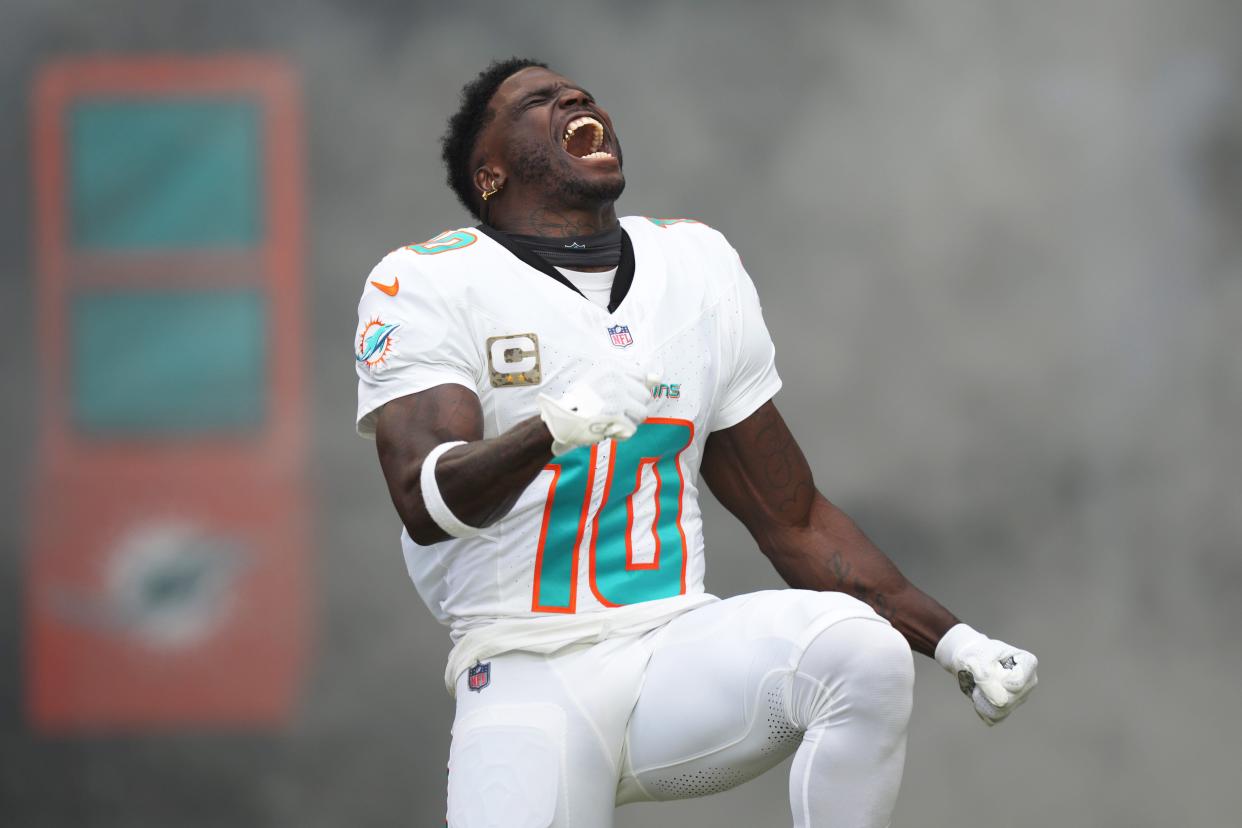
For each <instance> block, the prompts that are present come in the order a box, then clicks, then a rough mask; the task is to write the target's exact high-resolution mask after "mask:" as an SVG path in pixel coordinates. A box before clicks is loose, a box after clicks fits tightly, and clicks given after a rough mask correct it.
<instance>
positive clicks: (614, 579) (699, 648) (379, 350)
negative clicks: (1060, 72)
mask: <svg viewBox="0 0 1242 828" xmlns="http://www.w3.org/2000/svg"><path fill="white" fill-rule="evenodd" d="M443 148H444V159H445V162H446V165H447V167H448V180H449V185H450V186H451V187H452V189H453V190H454V192H455V193H456V194H457V196H458V197H459V198H460V200H461V202H462V204H463V205H465V207H466V209H468V210H469V211H471V212H472V213H473V214H474V215H475V216H476V217H478V218H479V220H480V223H479V224H478V225H477V226H473V227H465V228H461V229H458V230H451V231H448V232H445V233H442V234H440V235H438V236H436V237H435V238H433V239H430V240H428V241H425V242H422V243H421V244H412V245H409V246H407V247H403V248H401V249H399V250H396V251H394V252H392V253H390V254H389V255H388V256H386V257H385V258H384V259H383V260H382V261H381V262H380V263H379V264H378V265H377V266H376V267H375V269H374V270H373V271H372V272H371V273H370V275H369V276H368V278H367V280H366V284H365V286H364V289H363V294H362V299H361V301H360V303H359V327H358V331H357V337H356V341H355V360H356V364H357V370H358V381H359V382H358V431H359V432H360V433H361V434H363V435H374V436H375V439H376V441H377V444H378V450H379V460H380V465H381V466H382V468H383V473H384V476H385V479H386V480H387V483H388V488H389V491H390V493H391V495H392V500H393V504H394V505H395V507H396V509H397V512H398V514H399V515H400V517H401V521H402V523H403V524H404V526H405V531H404V532H403V534H402V537H401V542H402V547H403V550H404V555H405V560H406V564H407V567H408V570H409V573H410V575H411V577H412V578H413V581H414V584H415V586H416V587H417V589H418V592H419V593H420V595H421V596H422V598H423V600H424V601H425V602H426V603H427V606H428V607H429V608H430V609H431V611H432V613H433V614H435V616H436V617H437V618H438V619H439V620H440V621H442V622H443V623H445V624H447V625H449V626H450V628H451V634H452V638H453V641H454V647H453V650H452V653H451V655H450V657H449V661H448V666H447V669H446V671H445V683H446V686H447V687H448V689H449V692H450V693H453V694H454V695H455V696H456V700H457V713H456V718H455V721H454V724H453V741H452V748H451V750H450V755H449V783H448V824H449V825H450V826H451V828H482V826H504V828H548V826H556V828H569V827H570V826H572V828H604V826H609V825H611V824H612V820H613V811H614V808H615V806H616V805H617V804H622V803H626V802H635V801H645V800H668V799H678V798H683V797H690V796H699V795H702V794H706V793H711V792H714V791H720V790H724V789H726V788H729V787H732V786H734V785H737V784H739V783H741V782H744V781H746V780H748V779H751V778H753V777H754V776H756V775H758V774H760V773H762V772H763V771H765V770H767V769H768V768H770V767H772V766H773V765H775V764H777V763H778V762H780V761H781V760H782V759H783V758H784V757H786V756H788V755H789V754H791V753H793V754H794V761H793V767H792V772H791V776H790V780H789V796H790V803H791V806H792V810H793V821H794V825H795V826H805V827H806V828H809V827H810V826H815V828H829V826H831V828H846V826H849V828H864V827H866V828H879V827H880V826H886V825H888V824H889V819H890V815H891V813H892V810H893V805H894V800H895V798H896V796H897V790H898V787H899V785H900V782H901V774H902V765H903V761H904V756H905V744H906V726H907V721H908V719H909V715H910V706H911V691H912V684H913V678H914V671H913V665H912V659H911V649H913V650H916V651H918V652H920V653H923V654H924V655H927V656H932V657H934V658H935V659H936V660H937V661H938V662H939V663H940V664H942V665H943V666H944V667H945V668H946V669H947V670H948V671H949V672H950V673H952V674H953V675H954V677H955V678H956V680H957V681H958V682H959V683H960V686H961V687H962V689H963V690H964V691H965V692H966V693H967V695H969V696H970V699H971V701H972V702H973V705H974V708H975V710H976V712H977V713H978V715H979V716H980V717H981V718H982V719H983V720H984V721H985V722H987V723H988V724H994V723H996V722H999V721H1000V720H1002V719H1004V718H1005V717H1006V716H1007V715H1009V713H1010V712H1011V711H1012V710H1013V709H1014V708H1015V707H1016V706H1017V705H1018V704H1020V703H1021V702H1022V700H1023V699H1024V698H1025V697H1026V695H1027V694H1028V693H1029V692H1030V690H1031V689H1032V688H1033V687H1034V686H1035V681H1036V678H1035V668H1036V660H1035V657H1034V656H1033V655H1031V654H1030V653H1028V652H1025V651H1023V650H1020V649H1017V648H1015V647H1011V646H1009V645H1008V644H1004V643H1002V642H1000V641H997V640H993V639H990V638H988V637H987V636H985V635H983V634H981V633H979V632H976V631H975V630H973V629H972V628H970V627H969V626H967V625H965V624H963V623H960V622H959V621H958V619H957V618H956V617H954V616H953V615H952V614H951V613H950V612H949V611H948V610H946V609H945V608H944V607H942V606H941V605H940V604H938V603H937V602H936V601H934V600H933V599H931V598H930V597H928V596H927V595H925V594H924V593H923V592H921V591H920V590H919V589H917V588H916V587H915V586H913V585H912V584H911V583H910V582H909V581H907V580H906V579H905V578H904V577H903V576H902V574H901V573H900V572H899V571H898V570H897V568H896V567H895V566H894V565H893V563H892V562H891V561H890V560H889V559H888V558H887V557H886V556H885V555H884V553H883V552H881V551H880V550H879V549H877V548H876V547H875V546H874V545H873V544H872V543H871V542H870V541H869V540H868V539H867V538H866V536H864V535H863V533H862V532H861V531H860V530H859V529H858V527H857V526H856V525H855V524H854V523H853V521H851V520H850V518H849V517H847V516H846V515H845V514H844V513H842V512H841V510H840V509H838V508H837V507H835V506H834V505H833V504H832V503H830V502H829V501H828V500H827V499H826V498H825V497H824V496H823V495H822V494H820V493H819V491H818V490H817V489H816V488H815V483H814V481H813V479H812V477H811V470H810V468H808V466H807V462H806V459H805V458H804V456H803V454H802V451H801V449H799V447H798V444H797V442H795V440H794V438H793V436H792V435H791V434H790V432H789V429H788V428H787V427H786V425H785V422H784V420H782V418H781V415H780V412H779V411H777V408H776V405H775V404H774V403H773V402H772V398H773V396H774V395H775V394H776V393H777V391H778V390H779V389H780V386H781V381H780V379H779V377H778V375H777V372H776V368H775V365H774V353H773V346H772V341H771V338H770V337H769V335H768V331H767V328H766V327H765V325H764V321H763V317H762V315H761V313H760V307H759V299H758V296H757V295H756V292H755V288H754V285H753V284H752V283H751V280H750V278H749V276H748V275H747V273H746V271H745V270H744V269H743V267H742V263H741V261H740V260H739V258H738V255H737V253H736V252H735V251H734V250H733V248H732V247H730V246H729V244H728V242H727V241H726V240H725V239H724V237H723V236H721V235H720V234H719V233H718V232H716V231H715V230H712V229H710V228H709V227H707V226H705V225H703V224H700V223H698V222H696V221H692V220H689V219H666V218H644V217H637V216H629V217H624V218H621V219H618V218H617V215H616V212H615V210H614V202H615V201H616V200H617V198H618V196H620V195H621V191H622V189H623V188H624V186H625V178H624V176H623V174H622V155H621V145H620V143H619V141H618V137H617V132H616V129H615V128H614V126H613V123H612V120H611V119H610V118H609V116H608V113H607V112H606V111H605V110H604V109H603V108H602V107H601V106H600V105H599V104H598V103H597V102H596V101H595V99H594V98H593V97H592V96H591V95H590V94H589V93H588V92H587V91H586V90H585V89H583V88H582V87H580V86H578V85H577V84H575V83H573V82H572V81H571V80H569V79H568V78H565V77H563V76H561V75H559V74H557V73H555V72H553V71H550V70H549V69H548V68H546V66H545V65H544V64H541V63H538V62H534V61H529V60H519V59H511V60H507V61H502V62H496V63H493V64H492V65H491V66H490V67H488V68H487V69H486V70H485V71H483V72H482V73H481V74H480V75H479V76H478V77H477V78H476V79H475V80H474V81H472V82H471V83H469V84H467V86H466V87H465V88H464V90H463V91H462V98H461V107H460V110H459V111H458V112H457V113H456V114H455V115H453V117H452V118H451V120H450V122H449V129H448V132H447V134H446V136H445V139H444V147H443ZM701 483H705V484H706V485H707V486H708V488H710V489H711V491H712V492H713V493H714V494H715V495H716V497H717V498H719V500H720V501H721V503H723V504H724V505H725V506H726V507H727V508H728V509H729V510H730V511H731V512H732V513H733V514H735V515H737V517H738V518H739V519H740V520H741V521H742V523H744V524H745V526H746V528H747V529H748V530H749V531H750V533H751V535H752V536H753V537H754V539H755V541H756V543H757V544H758V547H759V549H760V551H762V552H763V553H764V554H765V555H766V556H767V557H768V558H769V560H771V562H772V564H773V565H774V566H775V567H776V569H777V571H778V572H779V573H780V575H781V576H782V577H783V578H784V580H785V581H786V582H787V583H788V584H789V586H790V587H791V588H790V589H785V590H775V591H765V592H757V593H752V594H748V595H741V596H738V597H735V598H730V599H727V600H719V599H717V598H715V597H714V596H711V595H708V594H706V593H705V592H704V589H703V571H704V549H703V532H702V525H701V517H700V511H699V504H698V492H699V487H700V484H701Z"/></svg>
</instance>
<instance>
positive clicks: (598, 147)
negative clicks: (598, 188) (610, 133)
mask: <svg viewBox="0 0 1242 828" xmlns="http://www.w3.org/2000/svg"><path fill="white" fill-rule="evenodd" d="M605 135H606V133H605V132H604V125H603V124H601V123H600V122H599V121H597V120H595V119H594V118H592V117H591V116H590V115H582V116H579V117H577V118H574V119H573V120H572V121H570V122H569V123H568V124H567V125H566V126H565V134H564V135H562V136H561V148H562V149H564V150H565V152H567V153H569V154H570V155H572V156H573V157H574V158H578V159H581V160H584V161H594V160H596V159H601V158H612V157H613V155H612V153H610V152H608V151H607V150H605V149H603V146H604V136H605Z"/></svg>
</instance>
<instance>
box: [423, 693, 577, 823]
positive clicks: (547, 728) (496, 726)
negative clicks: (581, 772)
mask: <svg viewBox="0 0 1242 828" xmlns="http://www.w3.org/2000/svg"><path fill="white" fill-rule="evenodd" d="M564 746H565V714H564V712H563V711H562V710H561V709H560V708H559V707H556V706H555V705H550V704H547V705H545V704H515V705H488V706H487V707H484V708H482V709H480V710H476V711H475V712H474V713H472V714H470V715H469V716H467V717H465V718H464V719H463V720H461V721H460V722H458V723H457V724H456V725H455V726H454V728H453V744H452V747H451V748H450V750H449V779H448V825H449V828H549V826H551V825H552V824H553V822H554V821H555V819H556V812H557V808H558V806H561V800H562V799H564V798H565V786H564V783H563V777H564V771H565V768H564V762H563V757H564V753H565V750H564ZM561 810H562V812H564V810H565V808H564V806H561Z"/></svg>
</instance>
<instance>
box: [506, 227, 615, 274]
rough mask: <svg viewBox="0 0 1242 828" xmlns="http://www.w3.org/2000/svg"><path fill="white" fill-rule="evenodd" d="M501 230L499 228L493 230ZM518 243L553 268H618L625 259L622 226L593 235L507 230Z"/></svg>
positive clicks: (508, 236) (508, 234)
mask: <svg viewBox="0 0 1242 828" xmlns="http://www.w3.org/2000/svg"><path fill="white" fill-rule="evenodd" d="M493 232H499V231H493ZM504 236H505V238H506V239H508V240H509V241H510V242H512V243H513V245H514V246H516V247H519V248H521V249H523V250H526V251H527V252H529V253H533V254H535V255H536V256H538V257H539V258H541V259H543V260H544V261H545V262H547V263H548V264H550V265H552V266H553V267H564V268H568V269H570V270H575V269H578V268H583V267H616V266H617V265H618V264H620V262H621V225H620V224H618V225H617V226H615V227H613V228H612V229H611V230H605V231H603V232H602V233H593V234H592V235H590V236H565V237H564V238H553V237H550V236H519V235H517V234H516V233H505V234H504Z"/></svg>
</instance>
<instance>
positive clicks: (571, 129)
mask: <svg viewBox="0 0 1242 828" xmlns="http://www.w3.org/2000/svg"><path fill="white" fill-rule="evenodd" d="M587 124H590V125H591V126H593V127H595V136H594V140H593V142H592V146H591V149H593V150H597V149H599V148H600V146H602V145H603V143H604V125H603V124H601V123H600V122H599V121H597V120H595V119H594V118H592V117H591V116H590V115H582V116H580V117H578V118H574V119H573V120H572V121H570V122H569V125H568V126H566V127H565V134H564V135H563V136H562V137H561V146H564V145H566V144H568V143H569V139H570V138H571V137H572V136H573V134H574V133H575V132H577V131H578V130H579V129H581V128H582V127H584V126H586V125H587Z"/></svg>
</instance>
